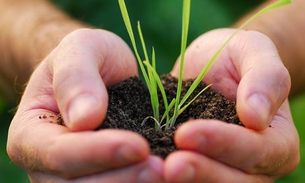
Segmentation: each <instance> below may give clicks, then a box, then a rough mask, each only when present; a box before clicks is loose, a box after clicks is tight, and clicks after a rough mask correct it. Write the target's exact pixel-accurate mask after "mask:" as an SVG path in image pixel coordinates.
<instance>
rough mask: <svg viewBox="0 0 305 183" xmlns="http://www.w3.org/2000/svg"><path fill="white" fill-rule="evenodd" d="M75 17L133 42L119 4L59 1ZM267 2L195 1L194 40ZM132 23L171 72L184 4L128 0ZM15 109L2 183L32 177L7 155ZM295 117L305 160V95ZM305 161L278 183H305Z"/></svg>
mask: <svg viewBox="0 0 305 183" xmlns="http://www.w3.org/2000/svg"><path fill="white" fill-rule="evenodd" d="M53 1H54V3H55V4H56V5H57V6H58V7H59V8H62V9H63V10H64V11H66V12H68V13H69V14H70V15H71V16H72V17H74V18H77V19H79V20H82V21H84V22H87V23H89V24H91V25H94V26H96V27H98V28H104V29H107V30H110V31H112V32H114V33H116V34H118V35H119V36H121V37H122V38H123V39H124V40H125V41H126V42H127V43H129V39H128V35H127V33H126V30H125V27H124V24H123V21H122V18H121V14H120V12H119V8H118V4H117V1H116V0H86V1H84V0H53ZM262 1H263V0H248V1H242V0H193V1H192V10H191V11H192V12H191V20H190V36H189V40H190V41H191V40H194V39H195V38H196V37H197V36H199V35H200V34H202V33H204V32H206V31H209V30H211V29H214V28H220V27H228V26H230V25H231V24H232V23H233V22H234V21H235V20H237V19H238V18H239V17H240V16H242V15H243V14H244V13H246V12H247V11H249V10H251V9H252V8H254V7H255V6H257V5H258V4H260V3H261V2H262ZM126 4H127V7H128V9H129V13H130V17H131V20H132V21H134V24H135V23H136V21H137V20H140V21H141V24H142V29H143V33H144V36H145V39H146V42H147V45H150V46H154V47H155V49H156V55H157V64H158V68H157V69H158V72H159V73H160V74H164V73H167V72H169V71H170V69H171V67H172V65H173V64H174V62H175V60H176V58H177V56H178V54H179V51H180V32H181V31H180V30H181V8H182V7H181V4H182V0H166V1H161V0H156V1H137V0H126ZM11 108H12V106H9V105H7V104H5V100H4V99H2V98H0V119H1V124H0V127H1V128H0V182H3V183H10V182H18V183H26V182H29V181H28V179H27V176H26V174H25V173H24V172H23V171H22V170H21V169H20V168H19V167H17V166H16V165H14V164H13V163H12V162H11V161H10V160H9V158H8V157H7V154H6V151H5V144H6V137H7V129H8V125H9V122H10V120H11V118H12V114H11V113H10V112H8V111H10V109H11ZM291 109H292V113H293V117H294V120H295V123H296V126H297V128H298V131H299V133H300V137H301V154H302V159H303V157H305V149H304V147H303V145H302V144H305V129H304V124H302V120H304V119H305V114H304V112H303V111H304V109H305V95H303V96H299V97H296V98H294V99H292V100H291ZM304 170H305V163H303V162H301V163H300V165H299V167H298V168H297V169H296V171H294V172H293V173H292V174H290V175H288V176H285V177H283V178H281V179H280V180H278V181H277V183H288V182H289V183H290V182H293V183H303V182H304V181H305V174H304V173H303V171H304Z"/></svg>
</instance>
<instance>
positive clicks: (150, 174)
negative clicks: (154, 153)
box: [138, 157, 163, 183]
mask: <svg viewBox="0 0 305 183" xmlns="http://www.w3.org/2000/svg"><path fill="white" fill-rule="evenodd" d="M138 182H141V183H155V182H163V163H162V160H160V159H159V158H156V157H150V158H149V160H148V166H147V167H145V168H144V169H143V170H142V171H141V172H140V173H139V177H138Z"/></svg>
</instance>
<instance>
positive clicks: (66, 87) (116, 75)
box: [48, 30, 137, 131]
mask: <svg viewBox="0 0 305 183" xmlns="http://www.w3.org/2000/svg"><path fill="white" fill-rule="evenodd" d="M48 59H49V60H50V62H51V64H52V71H53V87H54V93H55V98H56V99H57V102H58V106H59V109H60V111H61V112H62V116H63V118H64V120H65V124H66V125H67V126H68V127H69V128H70V129H72V130H75V131H79V130H88V129H89V130H90V129H94V128H96V127H97V126H98V125H100V123H101V121H102V120H103V118H104V117H105V113H106V109H107V106H108V97H107V91H106V86H109V85H111V84H114V83H117V82H120V81H122V80H123V79H126V78H128V77H130V76H135V75H137V69H136V64H135V62H134V58H133V56H132V54H131V52H130V50H129V49H128V47H127V46H126V44H125V43H124V42H123V41H121V40H120V39H119V38H118V37H117V36H115V35H114V34H111V33H109V32H106V31H102V30H78V31H76V32H74V33H72V34H70V35H69V36H67V37H66V38H65V39H64V40H63V41H62V42H61V44H60V45H59V46H58V47H57V48H56V49H55V50H54V52H53V53H52V56H50V57H49V58H48Z"/></svg>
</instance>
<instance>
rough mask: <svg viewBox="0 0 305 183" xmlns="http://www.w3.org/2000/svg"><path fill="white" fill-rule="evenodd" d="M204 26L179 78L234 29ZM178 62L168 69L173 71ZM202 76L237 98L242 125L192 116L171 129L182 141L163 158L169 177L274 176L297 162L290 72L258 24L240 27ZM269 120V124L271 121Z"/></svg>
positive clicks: (241, 178)
mask: <svg viewBox="0 0 305 183" xmlns="http://www.w3.org/2000/svg"><path fill="white" fill-rule="evenodd" d="M233 31H235V30H232V29H218V30H214V31H211V32H208V33H206V34H203V35H202V36H201V37H199V38H198V39H197V40H195V41H194V42H193V43H192V44H191V45H190V47H189V48H188V50H187V53H186V62H185V68H184V78H194V77H196V76H197V75H198V73H199V72H200V70H201V68H202V67H203V65H204V64H205V63H206V62H207V61H208V59H209V58H211V56H212V55H213V54H214V53H215V52H216V51H217V49H219V48H220V46H221V45H222V44H223V43H224V42H225V41H226V40H227V38H228V37H229V36H230V35H231V34H232V33H233ZM178 70H179V64H176V66H175V67H174V68H173V70H172V73H171V74H172V75H173V76H176V77H177V76H178ZM203 80H204V82H206V83H208V84H210V83H212V84H213V86H212V87H213V89H215V90H216V91H219V92H221V93H223V94H224V95H225V96H226V97H227V98H230V99H232V100H236V103H237V113H238V115H239V118H240V120H241V121H242V122H243V124H244V125H245V127H241V126H237V125H232V124H227V123H224V122H220V121H217V120H203V119H200V120H193V121H190V122H187V123H184V124H183V125H182V126H181V127H180V128H179V129H178V130H177V132H176V135H175V143H176V145H177V146H178V147H179V148H180V149H182V150H181V151H178V152H175V153H172V154H171V155H170V156H169V157H168V158H167V159H166V162H165V174H164V175H165V178H166V180H167V181H168V182H175V183H179V182H181V183H183V182H192V183H197V182H198V183H199V182H213V183H215V182H234V183H239V182H240V183H244V182H253V183H259V182H264V183H266V182H274V181H275V180H276V179H277V178H279V177H281V176H283V175H286V174H288V173H290V172H292V171H293V170H294V169H295V168H296V166H297V165H298V163H299V156H300V155H299V138H298V134H297V131H296V128H295V126H294V123H293V120H292V117H291V113H290V109H289V103H288V100H287V98H288V94H289V89H290V77H289V74H288V72H287V69H286V68H285V67H284V65H283V64H282V62H281V59H280V57H279V56H278V53H277V50H276V48H275V46H274V44H273V43H272V42H271V41H270V39H269V38H267V37H266V36H265V35H263V34H261V33H258V32H255V31H240V32H239V33H238V34H237V35H236V37H234V38H233V39H232V40H231V42H230V43H229V45H228V46H227V47H226V48H225V49H224V50H223V52H222V53H221V55H220V57H219V58H218V59H217V60H216V62H215V65H213V67H212V68H211V70H210V71H209V73H208V74H207V76H206V77H205V78H204V79H203ZM269 125H271V126H270V127H269Z"/></svg>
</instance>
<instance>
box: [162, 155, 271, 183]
mask: <svg viewBox="0 0 305 183" xmlns="http://www.w3.org/2000/svg"><path fill="white" fill-rule="evenodd" d="M164 169H165V170H164V172H165V173H164V177H165V180H166V181H168V182H171V183H185V182H192V183H202V182H205V183H218V182H219V183H221V182H234V183H244V182H249V183H268V182H273V180H274V179H273V178H272V177H268V176H263V175H255V174H254V175H250V174H247V173H244V172H242V171H240V170H238V169H235V168H232V167H230V166H227V165H225V164H222V163H220V162H217V161H215V160H213V159H210V158H208V157H206V156H202V155H200V154H197V153H194V152H189V151H179V152H175V153H173V154H171V155H170V156H169V157H168V158H167V159H166V162H165V168H164Z"/></svg>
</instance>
